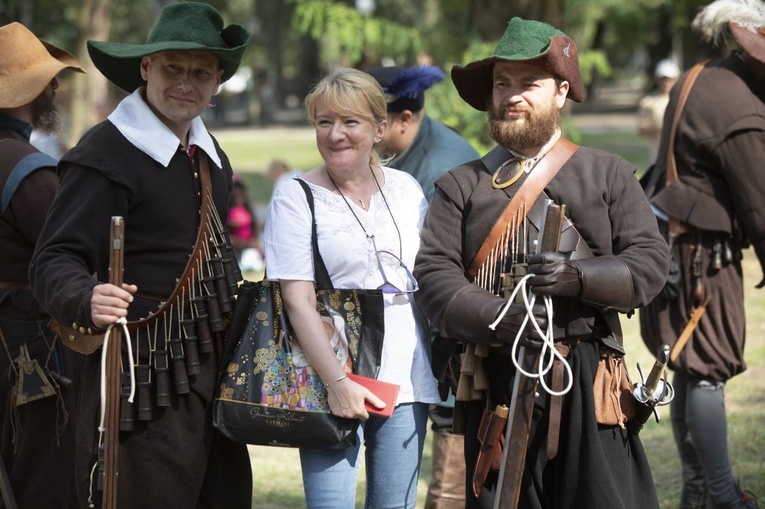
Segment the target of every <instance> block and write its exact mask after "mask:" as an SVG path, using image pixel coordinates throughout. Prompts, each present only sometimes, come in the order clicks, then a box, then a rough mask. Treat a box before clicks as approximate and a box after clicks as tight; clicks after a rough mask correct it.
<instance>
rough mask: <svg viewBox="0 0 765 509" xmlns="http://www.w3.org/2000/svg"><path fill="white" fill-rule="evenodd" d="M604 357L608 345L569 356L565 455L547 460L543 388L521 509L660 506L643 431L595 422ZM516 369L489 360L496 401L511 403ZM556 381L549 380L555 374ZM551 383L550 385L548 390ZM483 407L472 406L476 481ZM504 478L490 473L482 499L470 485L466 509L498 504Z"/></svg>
mask: <svg viewBox="0 0 765 509" xmlns="http://www.w3.org/2000/svg"><path fill="white" fill-rule="evenodd" d="M599 359H600V345H599V343H596V342H584V343H580V344H578V345H577V346H575V347H574V348H573V349H572V350H571V353H570V355H569V357H568V362H569V364H570V365H571V369H572V372H573V377H574V383H573V387H572V389H571V391H569V392H568V393H567V394H566V395H565V396H564V399H563V409H562V413H563V415H562V418H561V423H560V432H559V440H560V443H559V446H558V454H557V456H556V457H555V459H553V460H549V459H548V458H547V447H546V446H547V430H548V420H549V412H547V408H546V407H547V403H548V396H547V394H546V393H545V392H544V390H542V389H541V387H538V388H537V392H538V393H539V394H540V396H538V397H536V398H535V401H534V410H533V416H532V422H531V432H530V435H529V443H528V447H527V450H526V462H525V470H524V473H523V479H522V482H521V488H520V498H519V502H518V507H519V508H523V509H550V508H561V507H565V508H574V507H587V508H589V509H649V508H654V509H655V508H658V507H659V502H658V499H657V497H656V489H655V487H654V483H653V478H652V476H651V470H650V468H649V465H648V460H647V458H646V455H645V451H644V450H643V446H642V444H641V442H640V439H639V437H638V436H637V432H636V431H635V430H633V429H632V428H631V427H630V426H629V425H628V426H627V429H622V428H620V427H619V426H604V425H601V424H598V423H597V422H596V420H595V404H594V397H593V390H592V386H593V380H594V379H595V372H596V370H597V367H598V361H599ZM514 371H515V369H514V368H513V365H512V360H511V359H509V358H508V357H504V356H489V357H488V359H487V361H486V372H487V375H488V377H489V381H490V384H489V386H490V387H493V388H494V389H495V390H493V391H492V399H493V401H494V402H496V403H505V404H509V403H510V388H512V380H513V373H514ZM548 376H549V375H548ZM549 384H550V382H549V381H548V386H549ZM483 408H484V404H483V402H480V401H476V402H470V403H469V404H468V409H467V415H468V418H467V429H466V432H465V459H466V462H467V478H468V481H469V480H470V479H471V478H472V474H473V470H474V467H475V460H476V457H477V455H478V450H479V446H480V444H479V443H478V439H477V438H476V437H477V431H478V425H479V424H480V417H481V415H482V412H483ZM496 479H497V476H496V475H493V476H490V478H489V480H488V482H487V488H488V489H487V488H485V489H484V491H483V493H482V494H481V497H480V500H479V499H476V498H475V497H474V496H473V495H472V490H471V489H469V488H468V499H467V502H466V507H468V508H471V509H473V508H485V507H492V504H493V501H494V500H493V499H494V496H493V495H494V494H493V493H492V492H490V491H489V489H491V490H493V489H494V485H495V483H496Z"/></svg>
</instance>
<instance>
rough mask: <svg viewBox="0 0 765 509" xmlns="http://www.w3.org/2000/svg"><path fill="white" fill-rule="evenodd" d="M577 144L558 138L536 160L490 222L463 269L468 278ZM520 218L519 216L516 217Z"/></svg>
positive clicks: (566, 159) (564, 162)
mask: <svg viewBox="0 0 765 509" xmlns="http://www.w3.org/2000/svg"><path fill="white" fill-rule="evenodd" d="M578 148H579V145H577V144H576V143H573V142H571V141H569V140H567V139H565V138H560V139H559V140H558V141H557V142H556V143H555V145H553V147H552V148H551V149H550V151H549V152H548V153H547V154H546V155H545V156H544V157H543V158H542V159H541V160H540V161H539V163H538V164H537V165H536V167H535V168H534V169H533V171H532V172H531V173H530V174H529V176H528V178H526V180H525V181H524V182H523V184H521V187H520V188H519V189H518V191H516V193H515V195H514V196H513V198H512V199H511V200H510V203H508V204H507V207H505V210H504V212H502V215H500V216H499V219H497V222H496V223H494V227H492V229H491V231H490V232H489V235H488V236H487V237H486V240H484V241H483V244H481V248H480V249H479V250H478V252H477V253H476V255H475V256H474V257H473V261H471V262H470V266H469V268H468V270H467V272H466V275H467V276H468V278H470V279H473V278H474V277H475V275H476V274H477V273H478V270H479V269H480V268H481V266H482V265H483V264H484V262H486V260H487V259H488V258H489V255H490V254H491V251H492V250H493V249H494V246H495V245H496V244H497V243H498V242H499V240H500V238H501V237H502V234H503V233H504V231H505V230H506V228H507V225H508V223H510V221H512V220H513V218H517V217H518V216H517V214H518V213H519V212H520V213H522V214H524V215H525V214H526V211H527V207H524V205H525V204H533V203H534V202H535V201H537V198H539V195H540V194H541V193H542V191H543V190H544V188H545V186H546V185H547V184H549V183H550V181H551V180H552V179H553V178H554V177H555V175H557V174H558V172H559V171H560V169H561V168H563V165H564V164H566V161H568V160H569V159H570V158H571V156H572V155H573V154H574V152H576V149H578ZM519 219H522V218H519Z"/></svg>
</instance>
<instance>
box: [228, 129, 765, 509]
mask: <svg viewBox="0 0 765 509" xmlns="http://www.w3.org/2000/svg"><path fill="white" fill-rule="evenodd" d="M215 135H216V137H217V138H218V140H219V141H220V143H221V145H222V146H223V148H224V150H226V151H227V153H228V154H229V157H230V158H231V161H232V164H233V166H234V169H235V171H236V172H237V173H238V174H240V176H241V178H242V179H243V180H245V182H246V183H247V184H249V185H250V189H249V192H250V197H251V199H253V202H254V203H255V204H257V205H259V206H263V205H265V204H267V202H268V199H269V196H270V193H271V188H270V184H269V183H268V182H267V180H266V179H265V178H264V177H263V175H262V172H263V169H264V168H265V167H266V165H267V164H268V162H269V161H270V160H271V159H273V158H282V159H284V160H286V161H287V162H288V163H289V164H290V165H292V166H293V167H296V168H303V169H307V168H311V167H313V166H315V165H316V164H318V163H319V162H320V159H319V158H318V152H317V151H316V147H315V141H314V138H313V131H312V130H311V129H296V130H286V129H273V130H266V131H263V130H252V131H244V130H220V131H217V132H215ZM578 143H579V144H581V145H584V146H590V147H594V148H600V149H602V150H606V151H610V152H615V153H618V154H620V155H622V156H623V157H624V158H625V159H627V160H628V161H630V162H631V163H632V164H634V165H635V166H637V168H638V173H639V174H640V173H642V171H644V170H645V169H646V168H647V167H648V166H649V164H650V161H649V160H648V158H649V156H648V154H649V151H648V144H647V142H646V141H645V140H644V139H641V138H639V137H638V136H637V135H635V134H631V133H626V134H625V133H621V132H620V133H614V134H608V133H607V134H595V135H593V134H586V135H582V136H581V139H579V140H578ZM744 274H745V276H744V277H745V295H746V312H747V344H746V362H747V364H748V366H749V369H748V370H747V371H746V372H744V373H743V374H741V375H739V376H737V377H736V378H734V379H733V380H731V381H730V382H729V383H728V385H727V387H726V407H727V412H728V445H729V453H730V458H731V463H732V465H733V470H734V475H736V476H738V477H740V478H741V484H742V486H743V487H744V488H745V489H748V490H751V491H752V492H754V493H755V494H758V495H759V496H760V497H762V498H765V462H764V461H763V459H762V457H763V451H765V428H764V427H763V424H762V423H763V422H765V291H762V290H755V289H754V285H755V284H757V282H759V281H760V279H761V277H762V274H761V270H760V268H759V264H758V263H757V259H756V257H755V256H754V254H753V253H752V252H751V251H749V252H747V253H746V254H745V259H744ZM622 322H623V325H624V332H625V344H626V347H627V351H628V356H627V366H628V369H629V370H630V375H631V377H632V379H633V381H635V380H637V379H638V373H637V369H636V367H635V366H636V363H637V362H640V363H641V365H642V366H643V367H644V370H648V369H650V366H651V365H652V364H653V355H652V354H651V353H650V352H649V351H648V350H647V349H646V347H645V346H644V345H643V342H642V340H641V338H640V332H639V323H638V317H637V315H635V316H633V317H632V318H631V319H627V318H626V317H625V316H623V317H622ZM660 415H661V418H662V420H661V422H660V423H656V422H655V421H654V420H650V421H649V422H648V423H646V425H645V427H644V429H643V430H642V431H641V437H642V440H643V444H644V447H645V449H646V453H647V454H648V458H649V461H650V464H651V468H652V473H653V477H654V481H655V484H656V489H657V491H658V494H659V500H660V504H661V509H673V508H675V507H677V504H678V501H679V494H680V463H679V460H678V457H677V452H676V449H675V444H674V440H673V438H672V429H671V426H670V423H669V410H668V408H667V407H664V408H662V409H661V412H660ZM430 447H431V443H430V439H429V438H428V439H427V441H426V444H425V452H424V455H423V461H422V470H421V475H420V481H419V485H418V491H417V493H418V497H417V507H423V506H424V500H425V494H426V491H427V481H428V479H429V478H430V462H431V454H430ZM250 453H251V458H252V465H253V481H254V485H253V486H254V487H253V507H257V508H259V509H291V508H300V507H304V506H305V502H304V499H303V487H302V481H301V477H300V463H299V459H298V454H297V451H296V450H292V449H279V448H270V447H251V448H250ZM363 487H364V471H363V468H362V471H361V473H360V478H359V489H358V491H357V504H356V506H357V507H359V508H360V507H363Z"/></svg>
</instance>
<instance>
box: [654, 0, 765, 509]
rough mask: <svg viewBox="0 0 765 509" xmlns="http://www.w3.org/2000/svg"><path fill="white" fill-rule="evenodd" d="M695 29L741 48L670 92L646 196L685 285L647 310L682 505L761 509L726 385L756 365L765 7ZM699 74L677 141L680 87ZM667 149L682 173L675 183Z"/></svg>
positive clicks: (764, 154) (726, 0) (763, 219)
mask: <svg viewBox="0 0 765 509" xmlns="http://www.w3.org/2000/svg"><path fill="white" fill-rule="evenodd" d="M692 27H693V29H694V30H695V31H696V32H698V33H699V34H700V35H701V37H702V39H704V40H705V41H707V42H711V43H717V44H719V43H723V42H729V43H732V44H733V48H734V51H733V52H731V53H730V54H728V55H726V56H724V57H722V58H719V59H716V60H713V61H710V62H707V63H706V64H705V65H703V66H702V65H701V64H700V65H699V66H698V67H696V66H694V69H693V70H689V71H688V72H686V73H685V74H684V75H683V76H682V77H681V78H680V80H679V81H678V83H677V84H676V85H675V87H674V88H673V89H672V91H671V93H670V100H669V104H668V106H667V113H666V117H665V122H664V129H663V132H662V136H661V144H660V147H659V154H658V158H657V160H656V165H655V166H654V168H655V172H652V173H653V175H652V176H654V177H655V179H654V180H655V181H656V182H654V183H651V182H650V179H649V180H648V181H647V182H648V185H647V190H646V192H647V193H648V196H649V197H650V199H651V204H652V205H653V206H654V208H655V211H656V215H657V217H658V218H659V222H660V225H661V227H662V228H663V230H664V231H665V232H666V233H667V235H668V238H671V244H672V257H673V259H674V260H676V261H677V264H678V267H679V273H680V274H681V284H680V285H679V286H678V292H677V293H676V294H675V295H674V297H670V296H669V294H666V293H665V292H662V294H661V296H659V297H657V298H656V299H655V300H654V301H653V302H652V303H651V304H650V305H649V306H647V307H646V308H645V309H643V310H641V311H640V326H641V332H642V335H643V340H644V341H645V343H646V344H647V345H648V346H649V347H651V348H654V347H655V346H656V345H657V343H658V342H659V341H661V342H664V343H667V344H669V345H671V346H672V353H671V356H670V363H669V365H670V367H671V368H672V370H673V371H674V373H675V376H674V381H673V385H674V387H675V391H676V396H675V398H674V400H673V401H672V406H671V415H672V427H673V431H674V437H675V443H676V445H677V449H678V453H679V455H680V460H681V463H682V474H683V490H682V496H681V500H680V506H679V507H680V508H681V509H692V508H696V507H700V508H707V507H715V508H735V509H753V508H756V507H758V503H757V500H756V499H755V498H754V496H753V495H752V494H751V493H748V492H745V491H744V492H742V490H741V488H740V487H739V485H738V482H737V481H736V478H735V477H734V476H733V472H732V470H731V465H730V460H729V458H728V447H727V443H728V440H727V425H726V415H725V393H724V390H725V383H726V382H727V381H728V380H730V379H731V378H733V377H734V376H736V375H738V374H739V373H742V372H743V371H744V370H745V369H746V362H745V360H744V336H745V330H746V320H745V316H744V290H743V279H742V270H741V258H742V249H743V248H745V247H748V246H751V247H752V248H753V250H754V254H755V255H756V256H757V259H758V260H759V262H760V267H761V268H762V269H763V272H765V172H763V171H762V161H763V160H765V3H763V2H762V1H761V0H717V1H716V2H712V3H711V4H709V5H707V6H706V7H704V8H703V9H702V10H700V11H699V13H698V14H697V16H696V17H695V18H694V20H693V23H692ZM699 69H700V71H699V72H698V74H697V77H696V80H695V81H693V82H692V85H691V88H690V90H689V92H688V95H687V101H686V103H685V106H684V108H682V110H681V113H680V117H679V120H678V122H677V127H676V132H675V133H674V137H673V133H672V129H671V127H672V124H673V122H672V120H673V119H674V115H675V111H676V110H678V109H679V108H680V106H678V103H679V97H680V96H681V91H682V90H683V88H684V87H686V83H688V82H689V81H690V80H691V78H690V76H692V75H693V74H694V73H695V72H696V71H698V70H699ZM721 98H724V103H720V100H721ZM716 104H721V106H719V107H715V105H716ZM672 138H674V144H673V143H672ZM670 147H671V148H670ZM668 155H671V156H673V157H674V160H675V166H676V170H677V171H676V173H677V175H676V179H675V180H673V181H671V183H669V185H666V168H667V167H668V166H669V165H670V164H671V163H670V162H669V159H668ZM657 183H658V185H656V184H657ZM763 286H765V279H763V280H762V281H760V283H759V284H758V285H757V287H758V288H762V287H763ZM699 316H700V319H698V321H696V320H695V319H696V318H698V317H699ZM689 324H691V325H689ZM693 324H695V326H694V325H693ZM680 337H682V338H684V340H683V341H681V340H679V339H678V338H680ZM745 481H746V480H743V482H745Z"/></svg>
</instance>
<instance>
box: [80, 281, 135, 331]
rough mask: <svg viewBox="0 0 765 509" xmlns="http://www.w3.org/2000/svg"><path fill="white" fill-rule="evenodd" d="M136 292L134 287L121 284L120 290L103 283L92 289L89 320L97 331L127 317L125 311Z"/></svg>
mask: <svg viewBox="0 0 765 509" xmlns="http://www.w3.org/2000/svg"><path fill="white" fill-rule="evenodd" d="M137 291H138V287H137V286H136V285H128V284H124V283H123V284H122V288H119V287H117V286H114V285H113V284H109V283H105V284H101V285H96V286H95V287H94V288H93V295H92V296H91V297H90V319H91V320H92V321H93V325H95V326H96V327H97V328H99V329H105V328H107V327H108V326H110V325H112V324H115V323H117V320H119V319H120V318H125V317H127V309H128V306H129V305H130V303H131V302H133V294H134V293H135V292H137Z"/></svg>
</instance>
